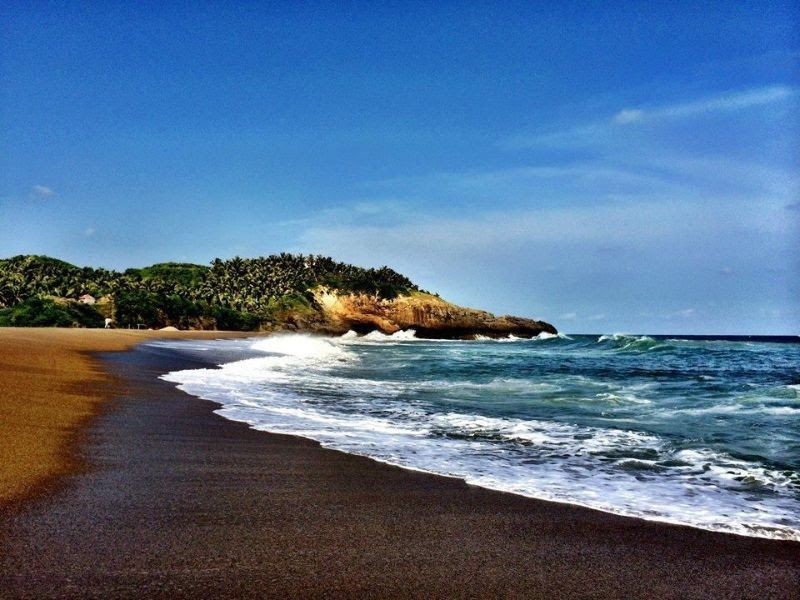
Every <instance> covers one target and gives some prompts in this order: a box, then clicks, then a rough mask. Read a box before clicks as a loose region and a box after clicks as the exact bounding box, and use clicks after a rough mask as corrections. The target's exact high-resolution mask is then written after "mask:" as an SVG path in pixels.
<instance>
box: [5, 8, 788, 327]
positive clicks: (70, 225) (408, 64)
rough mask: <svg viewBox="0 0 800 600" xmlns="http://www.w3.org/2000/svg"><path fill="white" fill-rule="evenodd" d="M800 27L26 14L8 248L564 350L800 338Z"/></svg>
mask: <svg viewBox="0 0 800 600" xmlns="http://www.w3.org/2000/svg"><path fill="white" fill-rule="evenodd" d="M163 4H166V5H168V6H164V5H163ZM798 15H800V3H798V2H797V1H794V2H758V3H748V2H711V1H709V2H702V3H690V2H682V1H677V2H670V3H656V2H650V3H646V2H632V3H625V2H614V3H607V2H597V3H594V2H566V3H564V2H540V3H536V2H524V3H514V2H502V3H478V2H453V3H449V2H420V3H417V2H397V3H393V2H379V3H375V2H373V3H347V2H336V3H314V2H303V3H296V2H286V3H282V2H274V3H269V5H267V3H250V2H226V3H223V2H214V3H204V2H192V3H186V4H181V3H177V2H176V3H160V2H158V3H147V2H137V3H130V2H125V3H110V2H96V3H62V2H53V3H42V2H35V1H30V0H28V1H26V2H14V1H11V2H5V3H3V5H2V7H0V28H1V29H0V257H2V256H12V255H16V254H29V253H35V254H47V255H51V256H56V257H59V258H62V259H64V260H68V261H70V262H73V263H76V264H79V265H92V266H103V267H107V268H117V269H123V268H127V267H130V266H144V265H147V264H151V263H154V262H163V261H170V260H172V261H190V262H199V263H207V262H209V261H210V260H211V259H212V258H214V257H222V258H227V257H231V256H234V255H240V256H259V255H268V254H272V253H276V252H282V251H291V252H303V253H315V254H325V255H330V256H333V257H334V258H336V259H338V260H342V261H347V262H353V263H355V264H359V265H363V266H382V265H384V264H386V265H389V266H391V267H393V268H395V269H396V270H398V271H400V272H402V273H404V274H406V275H408V276H409V277H411V278H412V279H413V280H414V281H415V282H417V283H418V284H419V285H420V286H421V287H423V288H425V289H429V290H433V291H437V292H439V293H441V295H442V296H443V297H445V298H447V299H449V300H452V301H454V302H457V303H461V304H465V305H469V306H475V307H480V308H485V309H488V310H491V311H493V312H497V313H503V314H505V313H512V314H517V315H521V316H528V317H534V318H541V319H545V320H547V321H549V322H551V323H553V324H555V325H556V327H558V328H559V330H561V331H565V332H573V333H579V332H592V333H595V332H596V333H610V332H630V333H701V334H715V333H716V334H737V333H747V334H800V243H799V241H800V168H799V167H800V16H798Z"/></svg>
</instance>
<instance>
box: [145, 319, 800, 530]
mask: <svg viewBox="0 0 800 600" xmlns="http://www.w3.org/2000/svg"><path fill="white" fill-rule="evenodd" d="M797 341H800V340H798V339H797V338H787V339H785V340H784V341H783V342H782V343H778V342H766V341H758V340H755V341H753V340H751V341H730V340H720V339H716V340H714V339H712V340H680V339H653V338H649V337H642V336H624V335H612V336H572V337H568V336H561V337H549V336H544V337H543V338H542V339H533V340H520V339H513V338H512V339H505V340H476V341H425V340H417V339H415V338H414V337H413V334H412V333H410V332H402V333H400V334H398V335H395V336H383V335H380V334H370V335H368V336H365V337H359V336H356V335H355V334H352V333H351V334H348V335H347V336H344V337H342V338H320V337H314V336H309V335H300V334H295V335H281V336H273V337H269V338H261V339H255V340H252V339H251V340H246V341H242V340H226V341H216V342H188V343H180V344H175V343H174V342H159V344H161V345H168V346H171V347H175V348H179V349H181V351H183V352H188V353H200V354H202V355H203V356H205V357H206V358H208V359H209V360H211V361H213V362H215V363H217V364H219V365H221V366H220V368H216V369H194V370H186V371H179V372H174V373H169V374H167V375H165V376H164V378H165V379H167V380H168V381H172V382H175V383H177V384H179V386H180V387H181V388H182V389H184V390H185V391H187V392H188V393H190V394H193V395H196V396H199V397H203V398H207V399H210V400H215V401H217V402H219V403H220V404H222V408H221V409H220V410H219V411H218V412H219V413H220V414H221V415H223V416H225V417H227V418H230V419H235V420H239V421H244V422H247V423H250V424H251V425H252V426H253V427H256V428H258V429H263V430H267V431H274V432H282V433H292V434H296V435H302V436H305V437H309V438H312V439H315V440H319V441H320V442H321V443H323V445H325V446H328V447H332V448H337V449H340V450H344V451H346V452H352V453H356V454H361V455H365V456H370V457H372V458H375V459H377V460H381V461H385V462H389V463H392V464H397V465H401V466H404V467H408V468H414V469H421V470H425V471H430V472H434V473H439V474H444V475H453V476H458V477H462V478H464V479H465V480H466V481H468V482H470V483H473V484H476V485H481V486H484V487H488V488H492V489H499V490H505V491H510V492H514V493H519V494H523V495H526V496H532V497H536V498H543V499H549V500H557V501H562V502H570V503H575V504H581V505H586V506H591V507H594V508H598V509H602V510H606V511H610V512H614V513H618V514H623V515H630V516H638V517H643V518H648V519H655V520H660V521H667V522H673V523H682V524H686V525H692V526H696V527H702V528H706V529H712V530H717V531H728V532H734V533H740V534H745V535H755V536H761V537H772V538H784V539H795V540H800V343H792V342H797Z"/></svg>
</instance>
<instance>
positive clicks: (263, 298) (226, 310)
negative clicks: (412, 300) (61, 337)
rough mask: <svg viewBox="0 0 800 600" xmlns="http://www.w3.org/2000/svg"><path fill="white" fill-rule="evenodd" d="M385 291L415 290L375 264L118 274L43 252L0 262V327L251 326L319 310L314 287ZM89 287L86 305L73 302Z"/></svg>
mask: <svg viewBox="0 0 800 600" xmlns="http://www.w3.org/2000/svg"><path fill="white" fill-rule="evenodd" d="M320 286H325V287H328V288H330V289H333V290H336V291H337V292H339V293H363V294H369V295H373V296H376V297H380V298H387V299H391V298H394V297H396V296H398V295H403V294H408V293H411V292H413V291H416V290H418V289H419V288H418V287H417V286H416V285H415V284H414V283H413V282H412V281H411V280H410V279H408V278H407V277H405V276H403V275H401V274H400V273H397V272H396V271H394V270H392V269H390V268H388V267H382V268H380V269H365V268H362V267H357V266H354V265H350V264H346V263H342V262H337V261H335V260H333V259H332V258H330V257H327V256H316V255H302V254H288V253H281V254H276V255H272V256H266V257H259V258H240V257H234V258H231V259H228V260H221V259H215V260H214V261H212V262H211V264H210V265H209V266H206V265H196V264H190V263H160V264H156V265H152V266H150V267H145V268H141V269H127V270H125V271H124V272H119V271H113V270H108V269H103V268H98V269H94V268H91V267H78V266H75V265H72V264H70V263H67V262H64V261H62V260H58V259H55V258H50V257H47V256H35V255H22V256H15V257H12V258H8V259H2V260H0V325H17V326H28V325H57V326H67V325H76V326H86V327H93V326H98V325H100V324H102V322H103V320H104V318H106V317H108V318H111V319H113V320H114V322H115V324H116V325H117V326H120V327H129V326H130V327H137V326H142V325H144V326H147V327H164V326H166V325H173V326H176V327H179V328H202V329H235V330H253V329H259V328H262V327H269V326H272V325H278V324H281V323H286V322H289V323H291V322H294V321H303V320H313V319H315V318H318V317H319V311H318V307H317V306H316V304H315V301H314V295H313V290H314V289H315V288H317V287H320ZM84 294H89V295H91V296H93V297H94V298H96V299H98V302H97V303H96V304H95V305H94V306H87V305H85V304H81V303H80V302H78V299H79V298H80V296H82V295H84Z"/></svg>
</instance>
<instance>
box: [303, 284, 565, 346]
mask: <svg viewBox="0 0 800 600" xmlns="http://www.w3.org/2000/svg"><path fill="white" fill-rule="evenodd" d="M314 298H315V300H316V304H317V305H318V306H319V307H320V310H321V312H322V316H323V319H324V325H322V326H321V327H320V329H325V330H327V331H329V332H331V333H344V332H346V331H348V330H353V331H357V332H359V333H367V332H369V331H373V330H376V329H377V330H379V331H381V332H383V333H388V334H390V333H394V332H396V331H399V330H401V329H414V330H415V331H416V332H417V336H418V337H427V338H471V337H474V336H475V335H485V336H488V337H506V336H508V335H516V336H519V337H533V336H535V335H538V334H540V333H542V332H547V333H557V331H556V328H555V327H553V326H552V325H550V324H549V323H545V322H544V321H534V320H532V319H523V318H520V317H512V316H501V317H496V316H495V315H493V314H491V313H489V312H486V311H482V310H475V309H472V308H464V307H461V306H457V305H455V304H451V303H450V302H446V301H444V300H442V299H441V298H439V297H438V296H433V295H431V294H426V293H422V292H413V293H411V294H408V295H401V296H398V297H396V298H393V299H384V298H377V297H376V296H373V295H367V294H339V293H336V292H335V291H332V290H330V289H328V288H317V289H315V290H314Z"/></svg>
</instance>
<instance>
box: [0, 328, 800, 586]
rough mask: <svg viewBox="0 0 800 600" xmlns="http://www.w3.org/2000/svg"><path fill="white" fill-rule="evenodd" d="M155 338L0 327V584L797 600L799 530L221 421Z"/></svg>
mask: <svg viewBox="0 0 800 600" xmlns="http://www.w3.org/2000/svg"><path fill="white" fill-rule="evenodd" d="M161 335H167V336H168V337H180V336H187V334H184V333H171V334H169V333H164V332H133V331H121V330H117V331H112V332H106V331H86V330H83V331H79V330H11V329H9V330H0V349H1V351H0V363H1V364H2V377H3V382H4V386H3V391H2V394H1V395H0V399H2V404H0V408H1V409H2V411H3V412H2V414H3V419H2V424H1V425H0V427H2V430H0V433H1V434H2V439H3V440H4V443H3V453H4V456H3V462H2V469H3V470H2V479H0V483H1V484H2V485H1V486H0V490H2V494H3V495H2V496H0V506H2V509H0V510H1V511H2V512H0V547H1V548H2V551H0V595H2V596H4V597H53V596H61V597H95V596H97V597H99V596H102V597H133V596H137V597H142V596H146V597H199V596H204V597H209V596H212V597H213V596H223V597H256V596H261V597H263V596H272V597H279V596H280V597H345V596H348V597H526V598H532V597H534V598H535V597H541V598H552V597H641V598H645V597H647V598H653V597H664V598H669V597H676V598H677V597H681V598H687V597H715V598H720V597H731V598H739V597H776V598H780V597H785V598H789V597H793V596H794V595H795V594H796V590H797V589H798V587H800V544H798V543H795V542H785V541H776V540H766V539H758V538H749V537H741V536H736V535H729V534H722V533H714V532H709V531H704V530H701V529H694V528H690V527H681V526H673V525H667V524H663V523H658V522H653V521H644V520H640V519H634V518H627V517H620V516H615V515H612V514H608V513H604V512H600V511H596V510H590V509H586V508H582V507H578V506H573V505H569V504H561V503H554V502H545V501H539V500H533V499H530V498H524V497H521V496H517V495H512V494H507V493H500V492H494V491H489V490H485V489H482V488H478V487H474V486H469V485H467V484H466V483H464V482H463V481H461V480H458V479H452V478H445V477H439V476H434V475H430V474H427V473H421V472H414V471H409V470H403V469H400V468H396V467H391V466H388V465H385V464H382V463H379V462H375V461H372V460H369V459H366V458H362V457H358V456H353V455H349V454H345V453H342V452H338V451H334V450H328V449H324V448H321V447H320V446H319V444H317V443H315V442H312V441H310V440H306V439H303V438H299V437H294V436H286V435H276V434H269V433H265V432H260V431H255V430H253V429H250V428H249V427H248V426H247V425H245V424H242V423H237V422H233V421H229V420H226V419H224V418H222V417H220V416H218V415H216V414H214V412H213V411H214V410H215V408H217V405H215V404H214V403H212V402H208V401H204V400H199V399H197V398H194V397H192V396H189V395H187V394H185V393H183V392H181V391H179V390H177V389H176V388H175V387H174V386H173V385H172V384H170V383H167V382H165V381H161V380H159V379H158V376H159V375H161V374H163V373H166V372H168V371H175V370H180V369H190V368H197V367H204V366H208V365H206V364H204V363H203V362H202V361H200V360H193V359H189V358H187V357H186V356H182V355H179V354H177V353H175V352H174V351H171V350H170V349H168V348H158V347H149V346H138V347H137V346H136V344H138V343H139V342H141V341H144V340H147V339H152V338H154V337H156V336H161ZM191 335H193V336H194V335H198V336H207V337H211V338H215V337H222V334H220V333H219V332H203V333H192V334H191ZM122 350H127V351H125V352H121V351H122ZM8 449H10V451H9V450H8ZM7 452H8V453H7Z"/></svg>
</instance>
